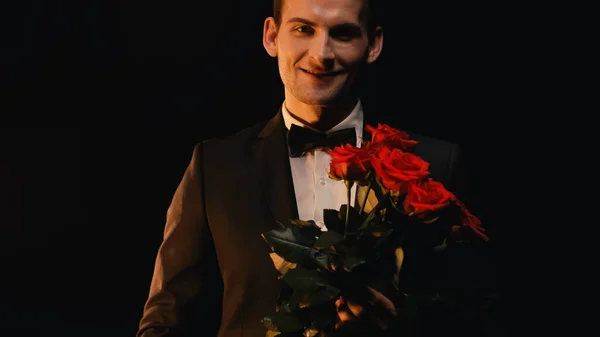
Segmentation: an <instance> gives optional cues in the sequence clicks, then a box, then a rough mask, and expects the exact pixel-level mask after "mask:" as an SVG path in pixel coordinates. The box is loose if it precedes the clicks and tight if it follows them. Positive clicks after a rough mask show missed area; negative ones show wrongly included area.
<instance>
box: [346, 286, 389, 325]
mask: <svg viewBox="0 0 600 337" xmlns="http://www.w3.org/2000/svg"><path fill="white" fill-rule="evenodd" d="M335 306H336V310H337V313H338V318H339V320H338V322H337V324H336V329H338V330H339V329H343V330H347V331H349V332H350V331H352V332H353V333H357V334H359V335H360V334H361V333H367V332H378V331H385V330H387V329H388V328H389V327H390V326H391V325H392V324H393V322H394V321H395V320H396V317H397V312H396V307H395V306H394V303H393V302H392V301H391V300H390V299H388V298H387V297H385V296H384V295H383V294H382V293H380V292H379V291H377V290H375V289H373V288H371V287H368V286H366V291H365V295H363V296H357V297H356V298H352V299H349V298H343V297H340V298H339V299H338V300H337V301H336V302H335Z"/></svg>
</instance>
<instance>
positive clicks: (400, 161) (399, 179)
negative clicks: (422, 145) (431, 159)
mask: <svg viewBox="0 0 600 337" xmlns="http://www.w3.org/2000/svg"><path fill="white" fill-rule="evenodd" d="M373 168H374V169H375V173H377V175H378V176H379V179H380V181H381V184H382V185H383V186H384V187H385V188H386V189H388V190H391V191H392V192H400V193H403V192H405V191H406V184H407V183H408V182H409V181H412V180H418V179H422V178H424V177H426V176H427V175H428V174H429V171H428V169H429V163H428V162H426V161H424V160H423V159H421V158H420V157H419V156H416V155H414V154H412V153H410V152H404V151H402V150H400V149H393V150H390V149H389V148H387V147H381V148H380V149H379V150H378V151H377V153H376V156H375V157H374V158H373Z"/></svg>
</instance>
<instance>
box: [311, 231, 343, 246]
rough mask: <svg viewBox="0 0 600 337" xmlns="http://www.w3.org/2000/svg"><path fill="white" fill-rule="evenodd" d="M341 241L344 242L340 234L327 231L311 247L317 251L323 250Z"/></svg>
mask: <svg viewBox="0 0 600 337" xmlns="http://www.w3.org/2000/svg"><path fill="white" fill-rule="evenodd" d="M342 241H344V236H343V235H342V234H340V233H338V232H335V231H329V230H328V231H326V232H323V233H322V234H321V235H320V236H319V238H318V239H317V241H316V242H315V243H314V245H313V247H314V248H317V249H325V248H329V247H331V246H335V245H337V244H338V243H340V242H342Z"/></svg>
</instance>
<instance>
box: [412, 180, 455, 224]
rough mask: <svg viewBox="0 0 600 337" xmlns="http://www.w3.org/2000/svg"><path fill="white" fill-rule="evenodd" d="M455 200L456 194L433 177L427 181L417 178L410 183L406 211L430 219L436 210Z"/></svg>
mask: <svg viewBox="0 0 600 337" xmlns="http://www.w3.org/2000/svg"><path fill="white" fill-rule="evenodd" d="M453 200H454V194H452V193H451V192H450V191H448V190H447V189H446V188H445V187H444V185H443V184H442V183H440V182H437V181H434V180H433V179H431V178H429V179H428V180H426V181H423V180H415V181H411V182H410V183H409V184H408V191H407V194H406V198H405V199H404V211H406V212H407V213H409V214H413V215H416V216H418V217H419V218H420V219H423V220H425V219H430V218H432V216H431V215H432V214H433V213H434V212H435V211H437V210H439V209H441V208H444V207H446V206H448V205H449V204H450V203H451V202H452V201H453Z"/></svg>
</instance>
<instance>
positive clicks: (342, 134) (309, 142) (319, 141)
mask: <svg viewBox="0 0 600 337" xmlns="http://www.w3.org/2000/svg"><path fill="white" fill-rule="evenodd" d="M287 137H288V148H289V153H290V156H291V157H300V156H302V155H303V154H305V153H306V152H309V151H312V150H314V149H321V148H328V149H333V148H334V147H336V146H340V145H342V144H350V145H353V146H356V132H355V131H354V128H349V129H342V130H338V131H334V132H331V133H327V134H325V133H319V132H317V131H314V130H311V129H309V128H303V127H300V126H297V125H295V124H292V126H291V128H290V131H289V132H288V135H287Z"/></svg>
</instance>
